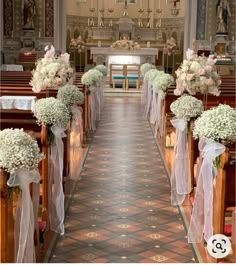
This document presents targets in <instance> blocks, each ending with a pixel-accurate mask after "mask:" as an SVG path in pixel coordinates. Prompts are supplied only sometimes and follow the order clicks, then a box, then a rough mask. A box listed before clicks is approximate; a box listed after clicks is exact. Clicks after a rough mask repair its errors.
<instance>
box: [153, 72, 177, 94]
mask: <svg viewBox="0 0 236 265" xmlns="http://www.w3.org/2000/svg"><path fill="white" fill-rule="evenodd" d="M173 83H174V77H173V76H172V75H170V74H166V73H165V72H163V71H158V73H157V75H156V77H155V79H154V80H153V82H152V87H153V90H154V91H155V92H156V93H159V94H160V95H161V97H162V98H163V97H164V95H165V93H164V92H166V90H167V88H168V87H169V86H171V85H172V84H173Z"/></svg>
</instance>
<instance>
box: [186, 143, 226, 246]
mask: <svg viewBox="0 0 236 265" xmlns="http://www.w3.org/2000/svg"><path fill="white" fill-rule="evenodd" d="M199 151H200V152H202V156H203V161H202V165H201V168H200V172H199V176H198V182H197V190H196V195H195V199H194V205H193V211H192V215H191V221H190V226H189V230H188V242H189V243H198V242H201V241H202V236H203V234H204V238H205V240H206V241H208V240H209V238H210V237H211V236H212V235H213V224H212V223H213V179H214V177H216V175H217V169H216V168H215V166H214V164H213V161H214V160H215V158H216V157H217V156H219V155H221V154H222V153H223V152H224V151H225V146H224V145H222V144H220V143H217V142H211V141H209V140H208V139H201V140H200V142H199Z"/></svg>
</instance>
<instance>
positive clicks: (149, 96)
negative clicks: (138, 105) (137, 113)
mask: <svg viewBox="0 0 236 265" xmlns="http://www.w3.org/2000/svg"><path fill="white" fill-rule="evenodd" d="M151 107H152V84H151V83H150V81H148V89H147V105H146V109H145V118H146V119H148V117H149V114H150V110H151Z"/></svg>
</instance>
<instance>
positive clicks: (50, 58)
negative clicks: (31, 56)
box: [30, 46, 73, 93]
mask: <svg viewBox="0 0 236 265" xmlns="http://www.w3.org/2000/svg"><path fill="white" fill-rule="evenodd" d="M45 50H47V52H46V54H45V55H44V58H41V59H39V60H38V61H37V63H36V69H35V70H33V71H32V75H33V76H32V79H31V81H30V85H31V86H32V90H33V91H34V92H36V93H39V92H40V91H41V90H46V89H47V88H49V87H50V88H55V89H57V88H58V87H61V86H64V85H65V84H66V83H68V82H72V76H73V69H72V68H71V67H70V55H69V54H68V53H64V54H61V55H60V56H56V52H55V48H54V47H53V46H52V47H51V48H50V49H48V46H47V47H46V48H45Z"/></svg>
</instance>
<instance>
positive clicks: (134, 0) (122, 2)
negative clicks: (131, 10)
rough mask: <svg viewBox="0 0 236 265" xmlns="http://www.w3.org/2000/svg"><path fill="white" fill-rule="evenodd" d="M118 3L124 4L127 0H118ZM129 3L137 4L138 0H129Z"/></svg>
mask: <svg viewBox="0 0 236 265" xmlns="http://www.w3.org/2000/svg"><path fill="white" fill-rule="evenodd" d="M116 3H117V4H124V3H125V0H116ZM127 4H137V0H127Z"/></svg>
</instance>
